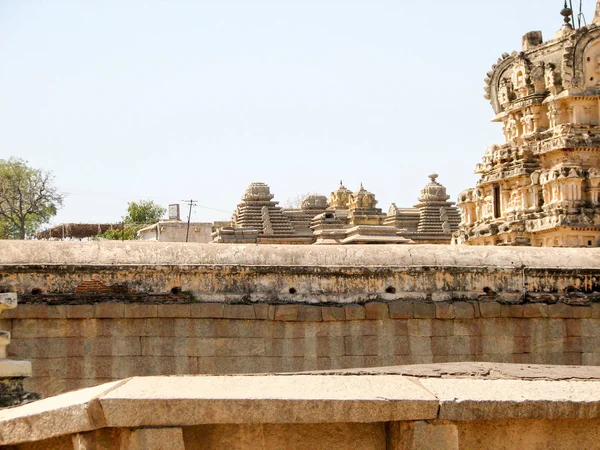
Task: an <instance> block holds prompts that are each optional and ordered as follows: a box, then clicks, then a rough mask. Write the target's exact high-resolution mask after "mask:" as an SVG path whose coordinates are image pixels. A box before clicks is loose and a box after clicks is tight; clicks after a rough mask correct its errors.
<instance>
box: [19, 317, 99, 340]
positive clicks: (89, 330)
mask: <svg viewBox="0 0 600 450" xmlns="http://www.w3.org/2000/svg"><path fill="white" fill-rule="evenodd" d="M101 334H102V326H101V321H100V320H97V319H68V320H66V319H45V320H39V319H21V320H15V321H14V322H13V327H12V335H13V339H27V338H52V337H93V336H100V335H101Z"/></svg>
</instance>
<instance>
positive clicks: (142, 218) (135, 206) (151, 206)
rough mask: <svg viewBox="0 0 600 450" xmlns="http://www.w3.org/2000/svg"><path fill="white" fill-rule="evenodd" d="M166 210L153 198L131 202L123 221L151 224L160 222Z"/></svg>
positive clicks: (134, 223)
mask: <svg viewBox="0 0 600 450" xmlns="http://www.w3.org/2000/svg"><path fill="white" fill-rule="evenodd" d="M166 211H167V210H166V209H165V208H163V207H161V206H159V205H157V204H156V203H154V202H153V201H152V200H140V201H139V202H129V203H127V215H126V216H125V217H124V218H123V222H124V223H126V224H130V225H151V224H153V223H156V222H158V221H159V220H160V219H161V217H162V216H163V214H164V213H165V212H166Z"/></svg>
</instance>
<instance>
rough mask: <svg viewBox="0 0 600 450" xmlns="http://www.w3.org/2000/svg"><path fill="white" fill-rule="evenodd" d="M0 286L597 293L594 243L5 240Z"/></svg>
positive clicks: (402, 296) (200, 296)
mask: <svg viewBox="0 0 600 450" xmlns="http://www.w3.org/2000/svg"><path fill="white" fill-rule="evenodd" d="M92 285H93V286H95V287H96V291H93V290H92V291H90V290H89V289H87V288H89V287H90V286H92ZM103 286H104V287H103ZM2 290H4V291H6V292H17V293H19V295H20V299H21V300H20V302H21V303H27V302H34V303H44V302H46V303H47V302H50V303H55V304H56V303H93V302H97V301H98V299H93V298H92V299H89V298H87V299H86V298H81V297H79V298H78V297H77V294H81V293H82V290H85V291H86V292H87V293H89V294H94V293H97V294H106V293H108V292H112V293H115V294H127V295H128V296H129V297H132V296H134V295H135V294H143V295H165V294H169V293H171V292H184V293H186V294H187V296H188V297H190V299H191V300H194V301H202V302H227V303H256V302H265V303H266V302H268V303H295V304H298V303H306V304H332V303H364V302H372V301H381V300H383V301H394V300H428V301H457V300H471V301H473V300H479V299H480V298H481V297H482V296H484V297H486V298H492V299H495V300H499V301H502V302H509V303H520V302H527V301H538V302H539V301H541V302H559V301H566V302H567V303H568V302H570V301H580V300H577V299H575V300H573V296H577V295H580V296H583V297H582V298H583V299H581V301H583V302H590V301H593V300H594V298H598V297H600V249H539V248H509V247H504V248H501V247H500V248H474V247H468V246H463V247H452V246H437V245H419V246H410V245H398V246H378V245H374V246H371V245H368V246H367V245H365V246H350V247H339V246H321V247H318V248H315V247H313V246H264V245H263V246H244V245H211V244H204V245H203V244H177V243H170V244H169V243H157V242H156V243H153V242H131V243H123V242H101V243H98V242H85V243H72V242H27V241H21V242H11V241H3V242H0V291H2ZM36 295H37V296H38V297H35V298H28V297H29V296H36ZM40 295H42V296H43V295H47V296H48V297H46V298H43V297H40ZM74 295H75V297H73V296H74ZM586 296H587V297H586ZM565 299H566V300H565ZM125 300H127V297H126V298H125ZM131 301H140V300H135V298H133V300H131Z"/></svg>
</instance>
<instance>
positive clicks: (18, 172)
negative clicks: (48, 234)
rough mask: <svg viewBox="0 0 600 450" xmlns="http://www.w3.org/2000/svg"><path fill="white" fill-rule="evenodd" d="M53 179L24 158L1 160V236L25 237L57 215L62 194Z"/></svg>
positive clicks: (10, 237)
mask: <svg viewBox="0 0 600 450" xmlns="http://www.w3.org/2000/svg"><path fill="white" fill-rule="evenodd" d="M53 182H54V178H53V177H52V174H51V173H50V172H45V171H43V170H40V169H34V168H33V167H30V166H29V165H28V164H27V161H25V160H23V159H20V158H14V157H11V158H9V159H8V160H4V159H0V237H2V238H4V239H25V238H26V237H28V236H32V235H33V234H35V232H36V231H37V230H38V229H39V228H40V226H41V225H43V224H45V223H47V222H48V221H49V220H50V218H52V217H54V216H55V215H56V211H57V210H58V208H60V207H61V206H62V202H63V199H64V195H63V194H62V193H61V192H59V191H58V190H57V189H56V187H55V186H54V184H53Z"/></svg>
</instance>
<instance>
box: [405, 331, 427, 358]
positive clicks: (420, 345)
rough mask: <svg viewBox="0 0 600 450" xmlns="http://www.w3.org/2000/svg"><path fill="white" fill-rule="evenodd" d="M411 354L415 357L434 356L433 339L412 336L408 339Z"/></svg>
mask: <svg viewBox="0 0 600 450" xmlns="http://www.w3.org/2000/svg"><path fill="white" fill-rule="evenodd" d="M408 346H409V349H410V354H411V355H413V356H422V355H423V356H432V355H433V353H432V349H431V338H430V337H425V336H410V337H409V338H408Z"/></svg>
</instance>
